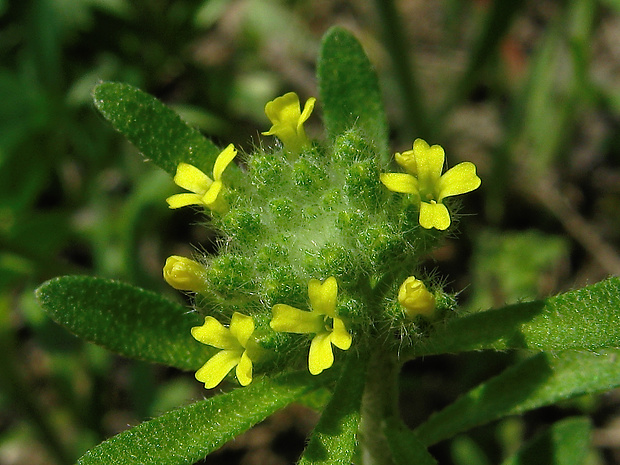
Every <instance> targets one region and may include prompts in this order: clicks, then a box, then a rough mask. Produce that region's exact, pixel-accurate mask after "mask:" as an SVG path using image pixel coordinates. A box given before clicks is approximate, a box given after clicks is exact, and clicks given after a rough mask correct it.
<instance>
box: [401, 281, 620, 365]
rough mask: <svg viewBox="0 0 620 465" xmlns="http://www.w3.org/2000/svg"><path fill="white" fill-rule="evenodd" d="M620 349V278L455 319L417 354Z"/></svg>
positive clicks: (416, 348) (432, 337) (438, 331)
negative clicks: (509, 350) (475, 351)
mask: <svg viewBox="0 0 620 465" xmlns="http://www.w3.org/2000/svg"><path fill="white" fill-rule="evenodd" d="M601 347H620V279H619V278H611V279H608V280H606V281H602V282H600V283H597V284H594V285H592V286H588V287H584V288H582V289H579V290H576V291H571V292H567V293H566V294H561V295H559V296H557V297H551V298H549V299H546V300H542V301H536V302H528V303H523V304H516V305H510V306H508V307H504V308H501V309H497V310H488V311H486V312H480V313H475V314H473V315H469V316H465V317H463V318H459V319H454V320H451V321H449V322H448V323H447V324H446V325H445V326H444V327H441V328H439V329H438V330H437V332H436V333H434V334H433V335H432V336H431V337H429V340H428V342H426V343H424V344H420V345H419V346H416V347H415V348H414V350H413V351H412V354H413V355H414V356H421V355H430V354H441V353H450V352H452V353H454V352H463V351H469V350H480V349H496V350H502V349H534V350H565V349H580V348H582V349H590V350H594V349H598V348H601Z"/></svg>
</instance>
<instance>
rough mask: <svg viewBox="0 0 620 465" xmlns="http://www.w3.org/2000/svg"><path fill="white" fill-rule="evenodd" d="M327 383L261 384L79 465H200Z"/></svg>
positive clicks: (148, 426) (292, 379) (141, 428)
mask: <svg viewBox="0 0 620 465" xmlns="http://www.w3.org/2000/svg"><path fill="white" fill-rule="evenodd" d="M324 380H325V378H324V377H312V376H311V375H310V374H309V373H306V372H294V373H289V374H287V375H279V376H276V377H274V378H272V379H268V378H262V379H258V380H255V381H254V382H252V383H251V384H250V385H249V386H246V387H244V388H237V389H234V390H232V391H230V392H228V393H226V394H220V395H216V396H214V397H211V398H209V399H207V400H203V401H200V402H196V403H194V404H191V405H189V406H187V407H183V408H180V409H178V410H173V411H171V412H168V413H166V414H164V415H162V416H160V417H158V418H155V419H153V420H150V421H147V422H144V423H142V424H140V425H138V426H136V427H134V428H131V429H129V430H127V431H125V432H123V433H120V434H118V435H116V436H114V437H112V438H110V439H108V440H107V441H104V442H103V443H101V444H99V445H98V446H96V447H95V448H93V449H91V450H90V451H88V452H87V453H86V454H85V455H84V456H83V457H82V458H81V459H80V460H79V461H78V465H95V464H97V465H101V464H112V463H113V464H115V465H180V464H190V463H194V462H196V461H198V460H201V459H203V458H204V457H206V456H207V455H208V454H210V453H211V452H213V451H214V450H216V449H218V448H219V447H221V446H222V445H224V444H225V443H226V442H228V441H230V440H231V439H233V438H234V437H236V436H238V435H239V434H241V433H243V432H244V431H246V430H248V429H249V428H251V427H252V426H253V425H255V424H256V423H258V422H260V421H262V420H264V419H265V418H266V417H268V416H269V415H271V414H272V413H274V412H276V411H277V410H279V409H281V408H283V407H285V406H286V405H288V404H289V403H291V402H293V401H295V400H296V399H297V398H299V397H300V396H302V395H303V394H306V393H308V392H309V391H311V390H312V389H314V388H316V387H317V386H320V385H321V384H322V382H324Z"/></svg>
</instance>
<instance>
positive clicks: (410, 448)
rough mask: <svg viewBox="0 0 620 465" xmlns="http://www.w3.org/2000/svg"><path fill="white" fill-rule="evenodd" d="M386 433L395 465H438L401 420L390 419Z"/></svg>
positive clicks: (385, 428) (386, 426) (385, 429)
mask: <svg viewBox="0 0 620 465" xmlns="http://www.w3.org/2000/svg"><path fill="white" fill-rule="evenodd" d="M384 432H385V437H386V438H387V442H388V446H389V447H390V452H391V453H392V459H393V460H394V464H395V465H411V464H415V465H437V461H436V460H435V458H434V457H433V456H432V455H431V454H430V453H429V452H428V450H427V449H426V447H425V446H424V444H422V443H421V442H420V440H419V439H418V438H417V436H416V435H415V434H414V433H413V431H411V430H410V429H408V428H407V427H406V426H405V425H404V424H403V423H402V422H401V421H400V420H397V419H394V418H391V419H389V420H388V421H387V422H386V425H385V427H384Z"/></svg>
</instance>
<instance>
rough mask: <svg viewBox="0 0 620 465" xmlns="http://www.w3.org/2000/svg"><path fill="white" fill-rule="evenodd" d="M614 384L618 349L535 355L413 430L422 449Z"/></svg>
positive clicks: (618, 375) (619, 378) (619, 366)
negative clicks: (493, 422) (457, 435)
mask: <svg viewBox="0 0 620 465" xmlns="http://www.w3.org/2000/svg"><path fill="white" fill-rule="evenodd" d="M618 386H620V349H615V350H606V351H604V352H600V353H583V352H574V351H566V352H561V353H559V354H556V355H550V354H546V353H540V354H538V355H536V356H534V357H531V358H529V359H527V360H524V361H523V362H520V363H518V364H517V365H515V366H513V367H510V368H508V369H507V370H506V371H504V372H503V373H501V374H500V375H498V376H496V377H494V378H492V379H491V380H489V381H487V382H486V383H483V384H481V385H480V386H478V387H476V388H475V389H473V390H471V391H469V392H468V393H467V394H465V395H464V396H462V397H461V398H459V399H458V400H457V401H456V402H454V403H453V404H451V405H449V406H448V407H446V408H444V409H443V410H441V411H440V412H438V413H435V414H433V415H432V416H431V417H430V418H429V420H427V421H426V422H425V423H423V424H422V425H420V426H419V427H418V428H416V429H415V430H414V432H415V434H416V435H417V436H418V438H419V439H420V441H422V443H423V444H424V445H426V446H430V445H432V444H436V443H438V442H439V441H442V440H444V439H448V438H450V437H452V436H454V435H456V434H458V433H461V432H463V431H467V430H469V429H471V428H473V427H475V426H479V425H482V424H485V423H488V422H491V421H494V420H497V419H499V418H502V417H504V416H508V415H518V414H521V413H523V412H527V411H529V410H533V409H535V408H539V407H543V406H545V405H551V404H554V403H556V402H558V401H560V400H564V399H569V398H572V397H576V396H579V395H582V394H590V393H596V392H603V391H607V390H609V389H613V388H616V387H618Z"/></svg>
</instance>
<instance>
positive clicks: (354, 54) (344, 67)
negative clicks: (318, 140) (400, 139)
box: [317, 27, 389, 162]
mask: <svg viewBox="0 0 620 465" xmlns="http://www.w3.org/2000/svg"><path fill="white" fill-rule="evenodd" d="M317 75H318V79H319V92H320V95H321V98H320V100H321V102H322V104H323V120H324V123H325V128H326V130H327V134H328V136H329V138H330V139H332V140H333V139H335V138H336V137H337V136H338V135H340V134H342V133H343V132H345V131H346V130H348V129H351V128H352V127H356V128H359V129H361V130H362V132H363V134H364V136H366V138H367V139H368V140H369V141H370V142H371V143H373V144H374V145H375V147H376V149H377V150H378V152H379V154H380V156H381V157H382V159H383V162H388V161H389V152H388V125H387V118H386V116H385V112H384V110H383V102H382V98H381V91H380V90H379V83H378V81H377V76H376V74H375V72H374V69H373V68H372V65H371V63H370V61H369V60H368V57H367V56H366V54H365V53H364V49H363V48H362V46H361V45H360V43H359V42H358V41H357V39H356V38H355V37H354V36H353V35H352V34H351V33H350V32H348V31H347V30H345V29H343V28H340V27H334V28H332V29H330V30H329V31H327V33H326V34H325V36H324V38H323V43H322V47H321V53H320V56H319V61H318V70H317Z"/></svg>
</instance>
